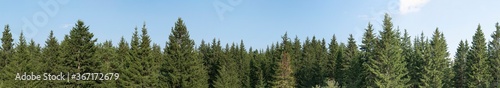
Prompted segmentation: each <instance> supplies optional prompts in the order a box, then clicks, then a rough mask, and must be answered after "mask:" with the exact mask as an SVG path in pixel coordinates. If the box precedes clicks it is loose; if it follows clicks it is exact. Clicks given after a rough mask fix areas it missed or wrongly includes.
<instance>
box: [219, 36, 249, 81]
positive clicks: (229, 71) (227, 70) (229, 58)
mask: <svg viewBox="0 0 500 88" xmlns="http://www.w3.org/2000/svg"><path fill="white" fill-rule="evenodd" d="M234 53H236V45H235V44H234V43H233V44H232V45H231V48H229V49H228V48H226V56H225V57H224V58H220V59H221V60H220V65H219V69H218V70H217V71H218V75H217V76H216V77H217V79H216V80H215V82H214V87H215V88H241V87H242V85H241V79H240V76H241V75H239V72H238V71H239V70H240V69H239V68H238V66H237V62H236V60H237V59H235V56H236V55H235V54H234Z"/></svg>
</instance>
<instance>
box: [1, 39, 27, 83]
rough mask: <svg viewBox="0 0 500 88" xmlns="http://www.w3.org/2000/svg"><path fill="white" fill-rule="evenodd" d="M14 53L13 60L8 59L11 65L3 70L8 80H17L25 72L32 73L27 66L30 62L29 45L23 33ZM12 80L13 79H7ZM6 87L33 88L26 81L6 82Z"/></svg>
mask: <svg viewBox="0 0 500 88" xmlns="http://www.w3.org/2000/svg"><path fill="white" fill-rule="evenodd" d="M13 51H14V52H12V53H13V54H14V55H12V58H8V61H9V64H7V65H6V66H5V68H3V69H2V70H3V72H2V73H3V74H4V76H2V77H6V78H16V74H18V73H19V74H23V73H24V72H27V73H28V72H31V71H30V70H28V69H29V67H28V66H27V64H28V61H29V60H30V58H29V57H30V56H29V51H28V45H27V43H26V40H25V39H24V35H23V32H21V35H20V36H19V43H17V45H16V47H15V48H14V50H13ZM7 80H12V79H7ZM4 83H5V87H16V86H17V87H19V86H21V87H32V85H30V84H27V82H26V81H17V80H16V81H5V82H4Z"/></svg>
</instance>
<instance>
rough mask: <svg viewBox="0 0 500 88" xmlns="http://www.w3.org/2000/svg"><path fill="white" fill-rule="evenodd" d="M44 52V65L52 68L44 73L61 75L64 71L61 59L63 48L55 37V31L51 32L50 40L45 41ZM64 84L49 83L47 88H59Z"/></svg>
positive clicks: (57, 82)
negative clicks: (62, 70)
mask: <svg viewBox="0 0 500 88" xmlns="http://www.w3.org/2000/svg"><path fill="white" fill-rule="evenodd" d="M42 52H43V55H42V56H43V60H42V61H41V62H42V63H45V66H47V67H51V68H45V69H44V71H43V72H47V73H51V74H56V73H59V72H60V71H61V69H62V67H61V66H62V65H61V64H62V63H63V62H62V59H63V58H61V48H60V45H59V43H58V41H57V39H56V37H55V36H54V33H53V31H50V34H49V38H48V39H47V40H46V41H45V47H44V48H43V49H42ZM60 83H62V82H60V81H54V82H48V84H47V85H46V86H47V87H57V86H59V85H58V84H60Z"/></svg>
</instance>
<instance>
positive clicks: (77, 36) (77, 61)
mask: <svg viewBox="0 0 500 88" xmlns="http://www.w3.org/2000/svg"><path fill="white" fill-rule="evenodd" d="M93 37H94V34H93V33H90V32H89V26H87V25H85V23H84V22H83V21H81V20H78V21H77V23H76V24H75V27H73V28H72V29H71V31H70V34H69V36H68V38H67V40H66V41H67V45H66V46H65V48H64V49H65V50H66V51H67V52H66V53H67V54H66V57H64V58H66V59H68V60H69V61H71V62H70V63H68V64H67V65H66V66H68V67H69V68H70V69H71V70H69V72H70V73H92V72H99V70H98V69H96V68H98V66H99V65H100V63H99V62H98V60H96V59H95V58H92V56H93V55H94V53H95V47H94V43H95V42H96V41H97V39H93ZM74 83H76V85H75V86H79V87H92V86H93V85H94V84H95V83H96V82H95V81H77V82H74Z"/></svg>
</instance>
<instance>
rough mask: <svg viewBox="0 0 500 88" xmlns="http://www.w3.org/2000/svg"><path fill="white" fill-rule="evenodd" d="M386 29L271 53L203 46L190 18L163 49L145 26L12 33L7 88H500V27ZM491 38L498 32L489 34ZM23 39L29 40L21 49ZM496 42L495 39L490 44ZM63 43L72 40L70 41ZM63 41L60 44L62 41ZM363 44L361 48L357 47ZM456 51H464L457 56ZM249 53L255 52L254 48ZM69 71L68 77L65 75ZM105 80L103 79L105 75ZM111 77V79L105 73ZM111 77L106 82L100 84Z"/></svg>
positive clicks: (281, 45) (215, 43) (4, 68)
mask: <svg viewBox="0 0 500 88" xmlns="http://www.w3.org/2000/svg"><path fill="white" fill-rule="evenodd" d="M382 23H383V25H381V26H382V29H381V31H374V28H373V25H372V24H370V23H368V25H367V26H366V28H365V32H364V34H363V36H362V40H355V38H354V37H353V36H352V35H351V36H350V37H349V38H347V39H348V41H346V43H341V42H342V41H337V37H335V35H334V33H332V37H331V39H330V40H331V42H325V39H317V38H316V37H314V36H313V37H312V38H306V39H305V41H303V42H301V41H302V40H301V39H298V38H297V37H295V38H291V37H289V35H287V33H284V34H283V35H282V36H281V38H282V40H281V41H279V42H277V43H271V44H270V45H269V47H267V48H265V49H253V48H251V47H250V48H247V47H248V45H247V46H246V45H245V44H244V42H243V40H242V41H241V42H240V43H232V44H221V43H220V40H216V39H213V40H208V41H201V44H198V45H199V46H195V44H194V43H195V42H194V40H193V39H191V38H190V37H189V31H188V27H187V26H186V23H184V22H183V20H182V19H181V18H179V19H178V20H177V22H176V23H175V24H174V25H173V27H172V29H171V33H170V34H169V35H168V40H166V46H164V48H160V46H159V45H158V44H156V43H152V42H151V39H150V36H149V35H148V29H147V27H146V24H144V25H143V26H142V28H141V29H138V28H137V27H136V28H135V32H133V36H131V40H130V42H127V40H125V38H123V37H122V39H121V40H119V41H117V42H118V45H116V46H115V45H113V42H112V41H105V42H96V41H97V39H96V38H94V37H93V36H94V35H93V33H91V32H89V30H90V29H91V27H89V26H88V25H85V23H84V22H83V21H81V20H79V21H77V22H76V23H75V25H74V26H73V28H72V29H71V31H70V33H68V34H66V35H65V36H64V38H62V39H59V38H56V37H54V35H53V32H51V33H50V35H48V37H47V40H46V41H45V46H40V44H39V43H35V42H34V41H33V40H27V39H25V38H24V36H23V34H22V33H21V34H20V36H12V34H11V32H10V31H11V30H12V29H10V28H9V25H5V28H4V31H3V32H2V37H1V41H2V46H1V49H0V57H1V60H0V61H1V63H0V72H1V74H0V80H1V81H0V87H2V88H3V87H7V88H10V87H28V88H32V87H51V88H52V87H70V88H71V87H119V88H137V87H147V88H293V87H297V88H311V87H314V88H339V87H347V88H366V87H370V88H371V87H375V88H452V87H456V88H468V87H479V88H490V87H500V86H499V85H500V84H499V81H500V74H499V73H498V72H499V70H500V25H499V24H498V23H497V24H496V25H493V26H495V27H496V29H495V31H494V33H492V34H491V36H489V37H488V36H487V35H485V34H484V33H483V32H482V30H483V29H481V26H480V25H478V27H477V29H476V32H475V34H474V35H473V36H472V40H470V41H467V40H463V41H460V43H459V45H447V44H446V38H445V37H444V34H443V33H442V32H441V31H440V30H439V29H437V28H436V30H435V31H434V33H433V34H431V36H425V35H424V34H423V33H422V34H421V35H420V36H415V37H410V36H409V34H408V33H407V31H406V30H399V28H395V27H394V25H393V23H392V22H391V17H390V16H389V15H388V14H386V15H385V16H384V19H383V22H382ZM487 34H488V33H487ZM13 37H19V42H13V41H14V40H13ZM487 38H491V41H486V39H487ZM60 40H62V41H60ZM59 41H60V42H59ZM356 42H361V44H360V45H357V44H356ZM448 47H458V48H457V52H456V53H454V54H450V53H449V52H448ZM247 49H248V50H247ZM61 72H62V73H61ZM44 73H50V74H55V75H59V74H69V73H71V74H76V73H81V74H84V73H117V74H119V76H117V75H112V76H109V77H114V78H104V79H110V80H102V78H98V77H99V76H97V77H91V76H89V75H87V77H86V78H80V80H76V79H74V78H72V79H70V80H68V78H70V77H71V76H68V75H66V76H64V78H66V79H65V80H18V79H17V77H18V76H19V74H21V75H24V74H25V75H28V76H29V77H31V78H34V77H33V75H32V74H35V75H42V79H43V76H44V75H43V74H44ZM101 77H103V76H101ZM105 77H108V76H105ZM98 79H101V80H98Z"/></svg>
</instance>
